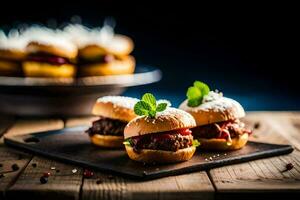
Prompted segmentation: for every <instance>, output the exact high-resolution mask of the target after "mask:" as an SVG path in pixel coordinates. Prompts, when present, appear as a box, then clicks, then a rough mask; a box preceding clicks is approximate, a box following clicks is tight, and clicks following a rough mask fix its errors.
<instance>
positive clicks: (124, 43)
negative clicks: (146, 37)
mask: <svg viewBox="0 0 300 200" xmlns="http://www.w3.org/2000/svg"><path fill="white" fill-rule="evenodd" d="M133 48H134V45H133V41H132V40H131V39H130V38H129V37H127V36H125V35H115V36H114V37H113V39H112V40H111V42H110V44H109V45H108V46H107V50H108V52H109V53H111V54H114V55H118V56H124V55H128V54H130V53H131V52H132V51H133Z"/></svg>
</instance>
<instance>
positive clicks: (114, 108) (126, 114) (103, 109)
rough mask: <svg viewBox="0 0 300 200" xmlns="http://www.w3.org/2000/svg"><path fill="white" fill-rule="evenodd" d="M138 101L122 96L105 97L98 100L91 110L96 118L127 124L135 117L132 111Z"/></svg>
mask: <svg viewBox="0 0 300 200" xmlns="http://www.w3.org/2000/svg"><path fill="white" fill-rule="evenodd" d="M136 102H138V99H135V98H131V97H123V96H105V97H101V98H99V99H98V100H97V101H96V103H95V105H94V107H93V110H92V113H93V114H94V115H97V116H103V117H107V118H112V119H118V120H121V121H126V122H129V121H130V120H132V119H133V118H135V117H136V114H135V113H134V111H133V108H134V104H135V103H136Z"/></svg>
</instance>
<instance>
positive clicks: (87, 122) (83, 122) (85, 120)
mask: <svg viewBox="0 0 300 200" xmlns="http://www.w3.org/2000/svg"><path fill="white" fill-rule="evenodd" d="M97 119H98V117H95V116H88V117H74V118H69V119H66V120H65V127H73V126H91V125H92V122H93V121H95V120H97Z"/></svg>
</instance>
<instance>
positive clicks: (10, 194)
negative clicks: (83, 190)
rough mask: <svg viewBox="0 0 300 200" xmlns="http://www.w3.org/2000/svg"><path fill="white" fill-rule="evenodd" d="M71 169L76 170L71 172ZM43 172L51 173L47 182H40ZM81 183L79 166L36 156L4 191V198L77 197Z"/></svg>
mask: <svg viewBox="0 0 300 200" xmlns="http://www.w3.org/2000/svg"><path fill="white" fill-rule="evenodd" d="M35 165H36V166H35ZM51 167H55V170H51ZM73 169H76V170H77V172H76V173H73V172H72V170H73ZM57 170H59V171H57ZM45 172H50V173H51V175H50V176H49V178H48V182H47V183H45V184H42V183H41V182H40V178H41V176H42V175H43V174H44V173H45ZM81 183H82V169H81V168H78V167H76V166H72V165H66V164H63V163H60V162H56V161H51V160H47V159H45V158H41V157H37V156H36V157H34V158H33V159H32V160H31V161H30V163H29V164H28V166H27V167H26V169H25V170H24V172H23V173H22V174H21V175H20V177H19V178H18V180H17V181H16V183H15V184H14V185H13V186H12V187H10V188H9V189H8V190H7V191H6V198H7V199H17V198H23V199H52V200H53V199H79V191H80V186H81Z"/></svg>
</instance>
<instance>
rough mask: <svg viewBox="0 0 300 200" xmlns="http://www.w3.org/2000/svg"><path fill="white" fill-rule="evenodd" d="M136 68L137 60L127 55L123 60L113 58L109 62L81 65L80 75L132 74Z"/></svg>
mask: <svg viewBox="0 0 300 200" xmlns="http://www.w3.org/2000/svg"><path fill="white" fill-rule="evenodd" d="M134 69H135V60H134V58H133V57H132V56H126V57H124V58H123V59H122V60H113V61H111V62H108V63H95V64H90V65H84V66H81V67H79V76H105V75H119V74H132V73H133V72H134Z"/></svg>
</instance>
